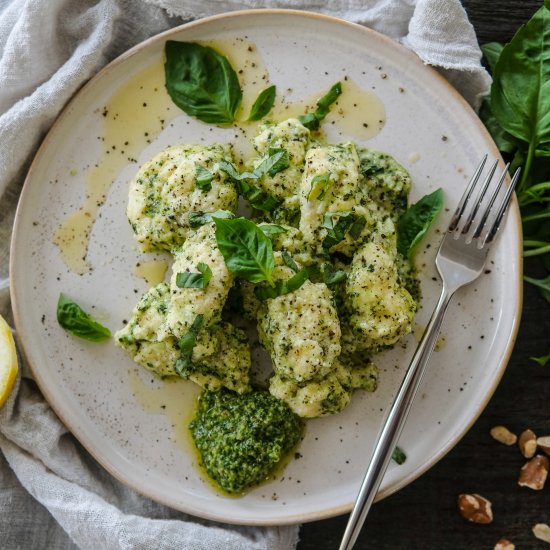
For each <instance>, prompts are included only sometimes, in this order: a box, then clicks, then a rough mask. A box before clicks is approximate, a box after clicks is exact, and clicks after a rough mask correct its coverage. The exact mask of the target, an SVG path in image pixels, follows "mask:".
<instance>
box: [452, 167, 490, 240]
mask: <svg viewBox="0 0 550 550" xmlns="http://www.w3.org/2000/svg"><path fill="white" fill-rule="evenodd" d="M497 166H498V159H497V160H495V162H493V165H492V166H491V168H490V170H489V173H488V174H487V177H486V178H485V181H484V182H483V186H482V187H481V191H480V192H479V194H478V196H477V200H476V203H475V204H474V207H473V208H472V211H471V212H470V215H469V216H468V219H467V220H466V223H465V224H464V226H463V227H462V231H461V233H462V234H463V235H466V233H468V231H469V230H470V227H471V225H472V222H473V220H474V218H475V217H476V215H477V212H478V210H479V207H480V206H481V203H482V202H483V199H484V198H485V193H487V189H488V188H489V185H490V183H491V180H492V179H493V176H494V174H495V170H496V169H497Z"/></svg>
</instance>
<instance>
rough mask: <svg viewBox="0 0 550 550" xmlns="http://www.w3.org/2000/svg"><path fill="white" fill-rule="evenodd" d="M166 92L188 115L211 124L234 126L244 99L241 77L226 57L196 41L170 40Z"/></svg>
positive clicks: (166, 67) (165, 68) (168, 42)
mask: <svg viewBox="0 0 550 550" xmlns="http://www.w3.org/2000/svg"><path fill="white" fill-rule="evenodd" d="M164 53H165V56H166V63H165V65H164V70H165V79H166V90H167V92H168V94H169V95H170V97H171V98H172V101H173V102H174V103H175V104H176V105H177V106H178V107H179V108H180V109H182V110H183V111H185V112H186V113H187V114H188V115H190V116H193V117H195V118H198V119H199V120H202V121H203V122H207V123H210V124H231V123H232V122H233V121H234V120H235V113H236V112H237V109H238V108H239V105H240V104H241V100H242V92H241V87H240V84H239V79H238V78H237V74H236V73H235V71H234V70H233V68H232V67H231V64H230V63H229V61H228V60H227V58H226V57H224V56H223V55H220V54H219V53H218V52H217V51H216V50H213V49H212V48H210V47H208V46H201V45H200V44H196V43H195V42H176V41H174V40H168V41H167V42H166V44H165V47H164Z"/></svg>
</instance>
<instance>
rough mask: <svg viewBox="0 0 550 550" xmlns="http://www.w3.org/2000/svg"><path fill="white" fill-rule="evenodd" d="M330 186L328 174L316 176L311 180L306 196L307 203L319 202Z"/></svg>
mask: <svg viewBox="0 0 550 550" xmlns="http://www.w3.org/2000/svg"><path fill="white" fill-rule="evenodd" d="M329 184H330V174H317V175H316V176H314V177H313V178H312V179H311V183H310V185H311V187H310V190H309V193H308V195H307V200H308V201H314V200H320V201H322V200H323V199H324V198H325V193H326V192H327V189H328V187H329Z"/></svg>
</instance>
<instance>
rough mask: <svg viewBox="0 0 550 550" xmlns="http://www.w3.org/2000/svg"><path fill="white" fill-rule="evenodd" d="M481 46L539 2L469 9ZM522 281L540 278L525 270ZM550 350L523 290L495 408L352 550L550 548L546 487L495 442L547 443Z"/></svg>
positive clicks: (306, 548) (537, 308)
mask: <svg viewBox="0 0 550 550" xmlns="http://www.w3.org/2000/svg"><path fill="white" fill-rule="evenodd" d="M463 4H464V6H465V8H466V11H467V12H468V15H469V17H470V20H471V22H472V23H473V25H474V27H475V29H476V31H477V35H478V38H479V41H480V43H481V44H483V43H486V42H491V41H499V42H506V41H508V40H510V38H511V37H512V36H513V35H514V33H515V31H516V30H517V28H518V27H519V25H520V24H521V23H523V22H525V21H526V20H528V19H529V18H530V16H531V15H532V14H533V13H534V12H535V11H536V10H537V9H538V8H539V7H541V6H542V4H543V2H542V0H538V1H534V0H499V1H495V0H463ZM525 269H526V272H529V271H530V270H535V269H536V266H535V265H533V264H529V263H528V264H526V266H525ZM549 348H550V304H548V303H547V302H545V300H544V299H543V298H542V297H541V296H540V294H539V293H538V291H537V290H535V289H534V288H532V287H531V286H529V285H526V286H525V294H524V307H523V315H522V320H521V326H520V330H519V334H518V338H517V342H516V345H515V349H514V352H513V354H512V358H511V360H510V362H509V365H508V368H507V370H506V373H505V374H504V377H503V379H502V382H501V383H500V385H499V387H498V388H497V390H496V392H495V394H494V396H493V398H492V399H491V401H490V403H489V405H488V406H487V408H486V409H485V411H484V412H483V414H482V415H481V416H480V418H479V419H478V420H477V422H476V423H475V424H474V426H473V427H472V429H471V430H470V431H469V432H468V434H467V435H466V436H465V437H464V438H463V439H462V440H461V441H460V442H459V444H458V445H457V446H456V447H455V448H454V449H453V450H452V451H451V452H450V453H449V454H448V455H447V456H446V457H445V458H444V459H443V460H441V461H440V462H439V463H438V464H436V465H435V466H434V467H433V468H432V469H431V470H429V471H428V472H427V473H426V474H424V475H423V476H422V477H420V478H419V479H417V480H416V481H414V482H413V483H411V484H410V485H409V486H408V487H406V488H405V489H403V490H401V491H399V492H398V493H396V494H394V495H392V496H390V497H388V498H386V499H385V500H383V501H381V502H379V503H377V504H375V505H374V506H373V508H372V510H371V512H370V514H369V516H368V518H367V522H366V524H365V527H364V529H363V532H362V534H361V536H360V537H359V539H358V541H357V544H356V548H358V549H363V548H365V549H366V548H373V549H375V548H376V549H380V548H389V549H391V550H400V549H403V550H405V549H406V550H413V549H429V550H440V549H442V550H445V549H453V550H455V549H456V550H458V549H474V550H476V549H492V548H493V547H494V545H495V543H496V542H497V541H498V540H499V539H500V538H502V537H506V538H508V539H509V540H510V541H512V542H514V543H515V545H516V548H517V549H520V550H524V549H538V548H540V549H541V550H543V549H550V545H548V544H547V543H544V542H542V541H540V540H537V539H536V538H535V537H534V536H533V534H532V532H531V528H532V526H533V525H534V524H535V523H541V522H542V523H548V524H550V484H547V485H546V487H545V489H544V490H543V491H533V490H531V489H527V488H523V487H519V486H518V485H517V476H518V472H519V469H520V467H521V466H522V464H523V463H524V462H525V459H524V458H523V457H522V456H521V454H520V453H519V451H518V452H508V451H510V450H509V449H507V448H506V447H504V446H503V445H502V444H500V443H497V442H496V441H495V440H493V439H492V438H491V437H490V435H489V430H490V429H491V428H492V427H493V426H495V425H499V424H503V425H506V426H508V427H509V428H510V429H511V430H513V431H515V432H516V433H520V432H521V431H522V430H524V429H526V428H531V429H532V430H534V431H535V433H538V434H539V435H543V434H544V435H548V434H550V365H547V366H546V367H541V366H539V365H538V364H536V363H535V362H533V361H530V359H529V358H530V357H531V356H538V355H543V354H545V353H546V352H547V351H548V349H549ZM472 492H475V493H480V494H482V495H484V496H485V497H486V498H488V499H489V500H491V502H492V504H493V512H494V521H493V523H492V524H490V525H477V524H473V523H468V522H466V521H465V520H464V519H462V517H461V516H460V515H459V513H458V509H457V496H458V495H459V494H460V493H472ZM347 519H348V518H347V516H340V517H336V518H332V519H328V520H324V521H318V522H313V523H309V524H305V525H304V526H303V527H302V529H301V541H300V543H299V545H298V550H325V549H337V548H338V545H339V541H340V538H341V536H342V533H343V532H344V529H345V526H346V522H347Z"/></svg>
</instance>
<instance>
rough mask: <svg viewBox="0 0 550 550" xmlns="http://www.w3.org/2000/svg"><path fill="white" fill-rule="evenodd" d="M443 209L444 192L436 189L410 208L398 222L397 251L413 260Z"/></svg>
mask: <svg viewBox="0 0 550 550" xmlns="http://www.w3.org/2000/svg"><path fill="white" fill-rule="evenodd" d="M442 207H443V190H442V189H441V188H439V189H436V190H435V191H434V192H433V193H430V194H429V195H425V196H424V197H422V198H421V199H420V200H419V201H418V202H417V203H415V204H413V205H412V206H410V207H409V208H408V209H407V210H406V211H405V212H404V213H403V215H402V216H401V217H400V218H399V221H398V222H397V251H398V252H400V253H401V254H403V256H406V257H408V258H409V259H412V257H413V255H414V251H415V249H416V247H417V245H418V243H419V242H420V240H421V239H422V237H423V236H424V235H425V234H426V232H427V231H428V228H429V227H430V225H431V223H432V222H433V220H434V219H435V217H436V216H437V215H438V214H439V212H440V211H441V208H442Z"/></svg>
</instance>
